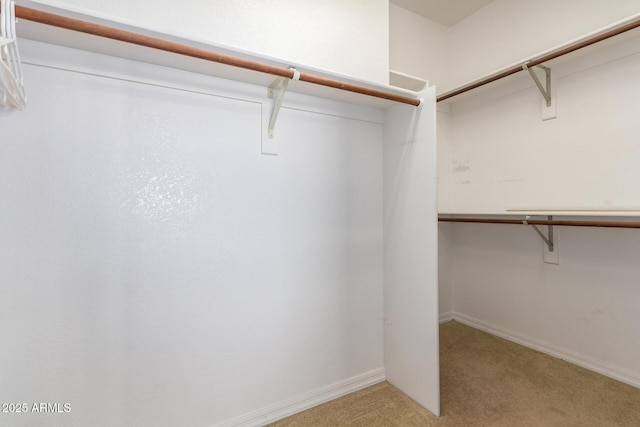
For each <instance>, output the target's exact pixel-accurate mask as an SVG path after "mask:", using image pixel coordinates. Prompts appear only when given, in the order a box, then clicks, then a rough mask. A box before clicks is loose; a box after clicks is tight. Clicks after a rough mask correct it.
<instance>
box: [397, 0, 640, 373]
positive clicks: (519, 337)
mask: <svg viewBox="0 0 640 427" xmlns="http://www.w3.org/2000/svg"><path fill="white" fill-rule="evenodd" d="M638 12H640V1H636V0H634V1H589V2H582V1H580V2H576V1H563V2H551V1H543V2H524V1H502V0H496V1H494V2H492V3H491V4H489V5H488V6H487V7H485V8H483V9H482V10H480V11H479V12H478V13H476V14H474V15H471V16H470V17H468V18H467V19H465V20H463V21H461V22H460V23H458V24H456V25H454V26H453V27H451V28H450V29H449V32H450V34H449V43H450V44H449V52H450V59H449V62H448V67H449V70H450V73H449V76H450V77H451V80H446V79H445V80H444V81H443V82H439V81H436V80H434V79H433V78H432V77H430V76H429V75H428V74H422V73H420V72H416V75H418V76H420V77H423V78H425V79H429V80H430V81H431V83H433V84H435V85H436V87H437V90H438V93H443V92H445V91H446V90H448V89H451V88H453V87H454V86H456V85H459V84H462V83H466V82H468V81H470V80H475V79H478V78H480V77H482V76H483V75H485V74H487V73H490V72H493V71H495V70H498V69H501V68H504V67H506V66H508V65H512V64H513V63H517V62H518V61H520V60H523V59H528V58H529V57H531V56H533V55H536V54H538V53H541V52H543V51H545V50H547V49H551V48H553V47H555V46H557V45H560V44H562V43H565V42H567V41H569V40H570V39H575V38H577V37H579V36H581V35H584V34H586V33H589V32H592V31H595V30H597V29H599V28H601V27H604V26H606V25H609V24H612V23H614V22H616V21H618V20H621V19H624V18H626V17H628V16H630V15H633V14H636V13H638ZM394 16H395V17H399V16H401V14H394V13H392V14H391V17H392V21H391V32H392V33H393V32H394V31H395V28H396V26H399V25H405V26H406V25H409V24H410V22H411V20H396V21H394V20H393V18H394ZM417 19H418V20H419V19H420V18H417ZM413 20H416V18H415V17H414V18H413ZM425 22H426V24H425ZM423 24H424V25H432V23H430V21H428V20H423ZM403 31H408V30H407V29H406V28H405V29H403ZM625 37H628V36H625ZM391 40H392V42H393V40H394V39H393V38H392V39H391ZM638 43H639V42H638V40H637V39H636V40H635V41H634V40H629V41H627V42H625V43H623V44H619V45H617V46H613V47H612V45H613V44H614V43H613V42H607V43H604V45H606V46H607V47H602V48H597V49H595V50H593V51H592V53H590V54H584V53H580V54H577V55H576V56H575V58H576V59H575V60H574V61H570V62H565V63H561V64H558V63H556V64H555V65H554V66H552V68H553V69H554V70H555V71H553V73H554V76H557V77H559V78H560V80H559V81H558V82H557V86H556V88H557V90H558V98H557V101H558V118H557V119H555V120H551V121H542V120H541V111H540V110H541V95H540V94H539V92H538V91H537V89H536V88H535V87H534V85H533V82H532V80H531V79H530V77H529V76H528V75H526V74H524V73H522V75H520V76H518V77H513V78H511V80H510V83H502V84H495V85H493V86H488V87H485V88H481V89H478V90H477V91H476V92H475V93H474V92H471V93H470V94H468V95H463V96H461V97H459V98H453V99H452V103H451V104H449V103H439V104H438V110H439V112H438V161H439V165H438V204H439V210H440V211H441V212H499V211H504V210H505V209H508V208H518V207H520V208H535V207H538V208H543V207H547V208H551V207H556V208H574V209H575V208H587V207H591V208H600V209H620V208H637V207H638V202H639V201H640V198H639V197H638V192H637V191H636V185H635V182H637V181H638V178H639V177H638V172H637V167H636V166H634V165H637V163H638V157H639V154H640V152H639V151H638V146H637V144H635V142H636V140H637V137H636V135H637V134H638V133H639V131H640V129H638V125H637V120H636V118H635V116H634V112H635V111H638V108H639V106H638V102H637V99H638V93H637V87H638V79H637V76H638V75H639V73H640V71H639V70H640V69H639V68H638V67H639V63H638V57H639V55H640V54H639V52H640V49H638V46H639V44H638ZM423 47H424V50H420V49H422V48H423ZM396 48H397V47H396V46H394V45H393V44H392V45H391V50H392V51H393V50H394V49H396ZM403 48H405V49H406V46H404V47H403ZM418 50H420V52H421V53H423V52H427V57H430V58H434V60H435V59H436V58H441V52H440V50H439V49H436V50H432V49H430V48H429V44H425V45H424V46H423V45H421V46H419V47H417V48H416V53H417V51H418ZM391 57H392V58H396V59H397V58H398V56H394V55H392V56H391ZM392 66H393V67H398V68H400V67H401V65H396V64H392ZM445 68H446V66H445ZM424 71H425V73H426V72H427V68H424ZM440 72H441V71H440ZM439 230H440V232H439V242H440V253H439V257H440V263H441V268H440V271H441V274H440V299H441V305H440V311H441V317H442V318H443V319H446V318H451V317H455V318H456V319H458V320H461V321H465V322H467V323H470V324H472V325H475V326H478V327H481V328H485V329H487V330H489V331H492V332H494V333H497V334H499V335H503V336H507V337H509V338H510V339H514V340H516V341H519V342H522V343H524V344H526V345H529V346H532V347H534V348H540V349H542V350H543V351H546V352H549V353H551V354H555V355H558V356H559V357H562V358H564V359H566V360H571V361H573V362H576V363H579V364H582V365H584V366H587V367H589V368H591V369H594V370H597V371H599V372H602V373H605V374H607V375H611V376H613V377H615V378H619V379H621V380H623V381H626V382H628V383H631V384H635V385H640V365H638V360H640V346H639V345H638V342H637V340H636V339H634V338H635V337H636V336H637V331H638V328H639V327H640V324H639V323H638V322H639V318H638V316H637V312H638V310H639V309H640V306H638V303H637V301H640V294H639V293H638V292H639V289H638V286H637V283H638V282H639V279H640V277H639V276H638V269H637V260H636V258H637V257H636V254H637V253H638V249H639V248H638V244H637V242H638V235H637V231H636V230H612V229H588V228H575V229H574V228H570V227H556V233H558V234H559V246H560V247H559V252H560V264H559V265H551V264H545V263H543V260H542V245H543V243H542V242H541V241H540V239H539V238H538V236H537V235H536V234H535V233H534V232H533V231H532V230H531V229H530V228H528V227H523V226H504V225H481V224H440V227H439ZM447 260H449V261H448V262H447ZM443 264H447V265H448V266H449V268H450V270H448V271H450V273H451V274H450V275H445V274H443V272H444V271H446V270H445V268H446V267H444V266H443ZM443 295H453V298H452V303H451V304H450V305H446V304H442V301H443ZM448 310H450V311H448Z"/></svg>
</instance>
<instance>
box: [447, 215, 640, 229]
mask: <svg viewBox="0 0 640 427" xmlns="http://www.w3.org/2000/svg"><path fill="white" fill-rule="evenodd" d="M438 221H440V222H473V223H481V224H515V225H523V224H524V220H520V219H490V218H445V217H443V218H438ZM526 222H527V224H525V225H562V226H568V227H609V228H640V222H628V221H627V222H624V221H582V220H559V219H551V220H549V219H528V220H526Z"/></svg>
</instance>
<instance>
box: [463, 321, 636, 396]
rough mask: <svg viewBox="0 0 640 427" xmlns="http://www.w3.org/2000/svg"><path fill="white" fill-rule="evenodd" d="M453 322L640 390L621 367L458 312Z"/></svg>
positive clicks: (632, 376) (629, 374) (628, 373)
mask: <svg viewBox="0 0 640 427" xmlns="http://www.w3.org/2000/svg"><path fill="white" fill-rule="evenodd" d="M452 320H455V321H456V322H460V323H463V324H465V325H467V326H471V327H472V328H476V329H480V330H481V331H485V332H487V333H489V334H492V335H495V336H498V337H501V338H504V339H506V340H509V341H512V342H515V343H516V344H520V345H523V346H525V347H529V348H531V349H533V350H537V351H539V352H542V353H545V354H548V355H549V356H553V357H556V358H558V359H561V360H564V361H566V362H569V363H572V364H574V365H578V366H580V367H582V368H585V369H588V370H590V371H594V372H597V373H599V374H602V375H604V376H606V377H609V378H613V379H614V380H618V381H621V382H623V383H626V384H629V385H632V386H634V387H638V388H640V378H638V377H637V376H635V375H634V373H632V372H627V371H625V370H624V369H622V368H620V367H617V366H611V365H608V364H606V363H602V362H600V361H597V360H593V359H590V358H588V357H584V356H582V355H580V354H577V353H574V352H571V351H569V350H567V349H563V348H559V347H556V346H553V345H550V344H548V343H545V342H542V341H539V340H536V339H534V338H531V337H528V336H526V335H522V334H518V333H515V332H513V331H510V330H508V329H505V328H501V327H498V326H495V325H492V324H490V323H487V322H483V321H481V320H478V319H475V318H473V317H471V316H466V315H464V314H460V313H457V312H453V319H452Z"/></svg>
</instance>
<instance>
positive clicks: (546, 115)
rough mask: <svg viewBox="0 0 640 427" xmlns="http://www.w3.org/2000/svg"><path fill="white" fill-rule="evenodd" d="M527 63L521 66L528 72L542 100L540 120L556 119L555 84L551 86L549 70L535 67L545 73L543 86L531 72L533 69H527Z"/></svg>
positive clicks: (542, 66)
mask: <svg viewBox="0 0 640 427" xmlns="http://www.w3.org/2000/svg"><path fill="white" fill-rule="evenodd" d="M528 63H529V62H525V63H524V64H522V69H523V70H525V71H528V72H529V74H530V75H531V78H532V79H533V81H534V83H535V84H536V86H537V87H538V90H539V91H540V94H541V95H542V98H544V101H543V104H542V120H549V119H555V118H556V117H558V112H557V108H556V96H555V91H554V90H555V84H553V85H552V81H551V69H550V68H548V67H545V66H544V65H537V67H538V68H541V69H542V70H544V73H545V85H544V86H543V85H542V82H540V79H539V78H538V76H537V75H536V73H535V72H534V71H533V69H532V68H529V66H528Z"/></svg>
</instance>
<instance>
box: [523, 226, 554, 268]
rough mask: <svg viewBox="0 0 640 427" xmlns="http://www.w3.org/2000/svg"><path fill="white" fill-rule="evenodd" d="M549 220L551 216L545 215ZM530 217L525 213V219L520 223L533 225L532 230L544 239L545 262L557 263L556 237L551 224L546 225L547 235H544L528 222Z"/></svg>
mask: <svg viewBox="0 0 640 427" xmlns="http://www.w3.org/2000/svg"><path fill="white" fill-rule="evenodd" d="M547 218H548V219H549V221H551V220H553V217H552V216H548V217H547ZM530 219H531V215H527V216H526V217H525V219H524V220H523V221H522V224H524V225H529V226H531V227H533V230H534V231H535V232H536V233H537V234H538V236H540V238H541V239H542V240H543V241H544V244H545V245H544V248H543V257H544V262H546V263H547V264H559V263H560V261H559V256H558V245H557V238H556V235H555V234H554V232H553V225H548V226H547V235H546V236H545V235H544V233H543V232H542V231H540V229H539V228H538V226H536V225H535V224H529V220H530Z"/></svg>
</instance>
